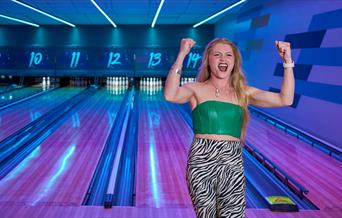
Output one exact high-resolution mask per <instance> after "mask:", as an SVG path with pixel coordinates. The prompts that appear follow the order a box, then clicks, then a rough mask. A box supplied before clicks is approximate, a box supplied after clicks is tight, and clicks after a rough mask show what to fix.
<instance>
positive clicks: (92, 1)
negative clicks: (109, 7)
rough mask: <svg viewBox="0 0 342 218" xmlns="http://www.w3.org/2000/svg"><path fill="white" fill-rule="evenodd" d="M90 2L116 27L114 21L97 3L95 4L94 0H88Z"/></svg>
mask: <svg viewBox="0 0 342 218" xmlns="http://www.w3.org/2000/svg"><path fill="white" fill-rule="evenodd" d="M90 1H91V3H93V5H95V7H96V8H97V10H99V11H100V12H101V14H103V16H105V18H107V20H108V21H109V22H110V23H111V24H112V25H113V26H114V27H115V28H116V25H115V23H114V22H113V21H112V20H111V19H110V18H109V17H108V15H107V14H106V13H105V12H104V11H103V10H102V9H101V8H100V6H98V4H96V2H95V1H94V0H90Z"/></svg>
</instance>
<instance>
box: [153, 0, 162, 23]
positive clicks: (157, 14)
mask: <svg viewBox="0 0 342 218" xmlns="http://www.w3.org/2000/svg"><path fill="white" fill-rule="evenodd" d="M164 1H165V0H161V1H160V4H159V7H158V10H157V13H156V15H154V18H153V22H152V25H151V27H152V28H154V25H155V24H156V21H157V18H158V16H159V12H160V10H161V8H162V7H163V4H164Z"/></svg>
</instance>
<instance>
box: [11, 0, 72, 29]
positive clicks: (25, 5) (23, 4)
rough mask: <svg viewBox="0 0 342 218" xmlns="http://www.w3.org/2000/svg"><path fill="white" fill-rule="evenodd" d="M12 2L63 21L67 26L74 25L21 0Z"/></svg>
mask: <svg viewBox="0 0 342 218" xmlns="http://www.w3.org/2000/svg"><path fill="white" fill-rule="evenodd" d="M12 2H14V3H17V4H19V5H22V6H24V7H26V8H29V9H31V10H34V11H36V12H38V13H40V14H43V15H45V16H48V17H50V18H52V19H54V20H57V21H59V22H62V23H64V24H67V25H69V26H71V27H75V25H74V24H72V23H69V22H67V21H65V20H62V19H60V18H58V17H55V16H53V15H51V14H48V13H46V12H44V11H41V10H39V9H37V8H34V7H32V6H30V5H27V4H25V3H23V2H20V1H18V0H12Z"/></svg>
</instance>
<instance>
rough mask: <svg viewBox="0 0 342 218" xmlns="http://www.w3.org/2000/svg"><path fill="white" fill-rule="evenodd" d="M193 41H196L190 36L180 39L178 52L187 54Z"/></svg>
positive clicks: (192, 45)
mask: <svg viewBox="0 0 342 218" xmlns="http://www.w3.org/2000/svg"><path fill="white" fill-rule="evenodd" d="M195 43H196V42H195V41H194V40H193V39H191V38H185V39H182V41H181V44H180V49H179V52H180V53H184V55H187V54H189V52H190V50H191V48H192V47H194V45H195Z"/></svg>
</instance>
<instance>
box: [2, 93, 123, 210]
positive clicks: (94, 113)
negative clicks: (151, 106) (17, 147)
mask: <svg viewBox="0 0 342 218" xmlns="http://www.w3.org/2000/svg"><path fill="white" fill-rule="evenodd" d="M119 105H120V103H119V102H118V101H116V100H114V97H113V96H111V95H110V94H108V93H107V92H106V91H99V92H98V93H97V94H95V95H94V96H92V97H90V99H88V100H87V101H86V102H85V103H84V104H82V106H81V107H80V108H79V110H78V111H75V112H74V113H73V114H72V116H70V118H69V119H67V120H66V122H65V123H64V124H63V125H62V126H60V127H59V128H58V130H57V131H55V132H54V133H53V134H52V135H51V136H50V137H49V138H48V139H46V140H45V141H44V142H43V143H41V144H40V145H39V147H38V148H37V150H35V151H34V152H32V154H31V155H32V156H31V157H29V158H28V160H24V161H23V162H22V163H21V164H20V165H18V167H16V168H15V169H14V170H13V171H12V172H11V173H10V174H8V175H7V176H6V177H5V178H4V179H2V180H1V181H0V202H4V203H15V204H23V205H59V204H60V205H81V202H82V200H83V198H84V196H85V193H86V191H87V189H88V187H89V183H90V180H91V178H92V175H93V173H94V170H95V168H96V165H97V161H98V159H99V157H100V155H101V151H102V148H103V145H104V143H105V141H106V138H107V136H108V134H109V130H110V127H111V125H112V121H113V120H114V119H115V115H116V112H117V110H118V108H119ZM113 115H114V117H113Z"/></svg>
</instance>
